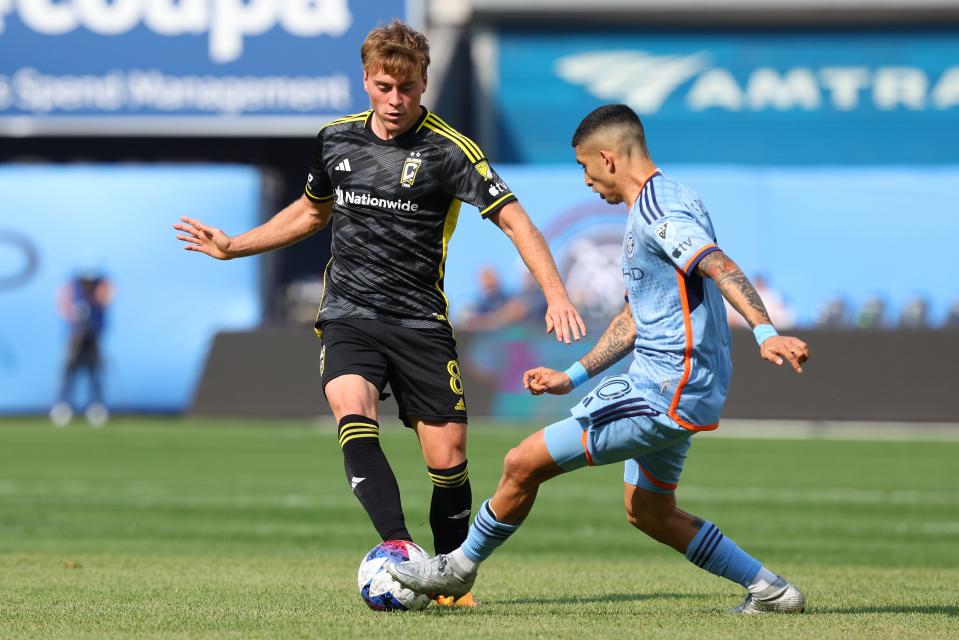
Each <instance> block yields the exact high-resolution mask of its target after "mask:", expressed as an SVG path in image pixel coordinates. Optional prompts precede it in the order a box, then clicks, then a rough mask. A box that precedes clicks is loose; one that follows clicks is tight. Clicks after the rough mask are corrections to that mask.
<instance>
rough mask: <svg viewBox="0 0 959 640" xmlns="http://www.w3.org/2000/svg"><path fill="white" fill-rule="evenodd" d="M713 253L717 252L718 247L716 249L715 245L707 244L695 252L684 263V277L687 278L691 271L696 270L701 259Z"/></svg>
mask: <svg viewBox="0 0 959 640" xmlns="http://www.w3.org/2000/svg"><path fill="white" fill-rule="evenodd" d="M713 251H719V247H717V246H716V245H715V244H707V245H706V246H705V247H703V248H702V249H700V250H699V251H697V252H696V254H695V255H694V256H693V257H692V258H690V259H689V260H688V261H687V262H686V266H685V267H684V268H683V271H684V272H685V273H686V275H687V276H688V275H689V274H690V273H692V272H693V269H695V268H696V265H698V264H699V263H700V261H701V260H702V259H703V258H705V257H706V256H708V255H709V254H710V253H712V252H713Z"/></svg>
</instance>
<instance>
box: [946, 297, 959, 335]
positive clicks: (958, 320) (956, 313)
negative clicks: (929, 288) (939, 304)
mask: <svg viewBox="0 0 959 640" xmlns="http://www.w3.org/2000/svg"><path fill="white" fill-rule="evenodd" d="M943 326H944V327H948V328H950V329H959V299H957V300H955V301H954V302H953V303H952V306H951V307H949V311H948V312H946V322H945V324H944V325H943Z"/></svg>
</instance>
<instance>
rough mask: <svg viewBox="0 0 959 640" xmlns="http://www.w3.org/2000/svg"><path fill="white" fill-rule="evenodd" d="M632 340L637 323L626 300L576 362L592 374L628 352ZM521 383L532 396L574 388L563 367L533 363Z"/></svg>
mask: <svg viewBox="0 0 959 640" xmlns="http://www.w3.org/2000/svg"><path fill="white" fill-rule="evenodd" d="M635 341H636V323H635V322H633V313H632V311H630V308H629V305H628V304H627V305H624V306H623V310H622V311H620V312H619V313H618V314H616V317H614V318H613V319H612V321H611V322H610V323H609V326H608V327H606V331H604V332H603V335H602V336H600V338H599V341H598V342H597V343H596V345H595V346H594V347H593V348H592V349H590V350H589V353H587V354H586V355H585V356H583V357H582V358H580V359H579V363H580V364H581V365H583V368H585V369H586V373H588V374H589V377H593V376H595V375H596V374H597V373H600V372H601V371H605V370H606V369H608V368H609V367H610V366H612V365H613V363H615V362H619V361H620V360H621V359H622V358H623V357H624V356H625V355H627V354H628V353H630V352H631V351H632V350H633V345H634V343H635ZM523 386H525V387H526V389H527V391H529V392H530V393H532V394H533V395H534V396H538V395H540V394H543V393H552V394H554V395H562V394H564V393H569V392H570V391H572V390H573V381H572V380H571V379H570V377H569V375H567V374H566V373H565V372H563V371H556V370H555V369H549V368H547V367H536V368H535V369H530V370H529V371H527V372H526V373H524V374H523Z"/></svg>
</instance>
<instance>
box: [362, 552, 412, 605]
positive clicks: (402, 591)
mask: <svg viewBox="0 0 959 640" xmlns="http://www.w3.org/2000/svg"><path fill="white" fill-rule="evenodd" d="M429 557H430V556H429V554H428V553H426V551H424V550H423V548H422V547H420V546H419V545H416V544H414V543H412V542H409V541H407V540H387V541H386V542H383V543H380V544H378V545H376V546H375V547H373V548H372V549H371V550H370V552H369V553H367V554H366V555H365V556H364V557H363V561H362V562H360V570H359V573H358V574H357V576H356V584H357V585H358V586H359V588H360V597H361V598H363V602H365V603H366V605H367V606H368V607H369V608H370V609H373V610H375V611H419V610H420V609H425V608H426V606H427V605H428V604H429V603H430V598H429V596H427V595H425V594H420V593H413V592H412V591H410V590H409V589H407V588H405V587H404V586H403V585H401V584H400V583H399V582H397V581H396V580H394V579H393V576H391V575H390V574H389V572H388V571H387V570H386V565H388V564H391V563H394V562H405V561H407V560H426V559H427V558H429Z"/></svg>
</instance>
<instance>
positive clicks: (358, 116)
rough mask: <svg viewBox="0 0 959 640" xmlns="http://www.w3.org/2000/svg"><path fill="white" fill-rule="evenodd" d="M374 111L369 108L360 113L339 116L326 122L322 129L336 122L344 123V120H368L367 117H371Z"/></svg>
mask: <svg viewBox="0 0 959 640" xmlns="http://www.w3.org/2000/svg"><path fill="white" fill-rule="evenodd" d="M372 112H373V110H372V109H368V110H366V111H362V112H360V113H353V114H350V115H348V116H343V117H342V118H337V119H336V120H330V121H329V122H327V123H326V124H324V125H323V126H322V127H320V129H325V128H326V127H329V126H331V125H334V124H343V123H344V122H357V121H359V120H366V119H367V118H369V117H370V114H371V113H372Z"/></svg>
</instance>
